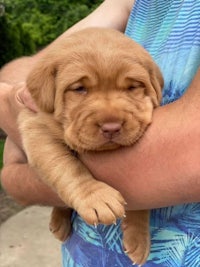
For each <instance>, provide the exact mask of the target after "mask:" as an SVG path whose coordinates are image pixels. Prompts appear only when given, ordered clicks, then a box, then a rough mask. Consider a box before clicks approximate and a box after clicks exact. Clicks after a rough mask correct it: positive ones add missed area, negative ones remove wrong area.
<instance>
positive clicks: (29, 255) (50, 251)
mask: <svg viewBox="0 0 200 267" xmlns="http://www.w3.org/2000/svg"><path fill="white" fill-rule="evenodd" d="M50 212H51V209H50V208H44V207H30V208H26V209H24V210H22V211H21V212H19V213H17V214H16V215H14V216H13V217H11V218H9V219H8V220H7V221H6V222H4V223H3V224H2V225H1V227H0V266H1V267H60V266H61V254H60V242H59V241H57V240H56V239H54V237H53V236H52V234H51V233H50V232H49V230H48V224H49V218H50Z"/></svg>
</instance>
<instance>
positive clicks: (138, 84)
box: [128, 82, 144, 91]
mask: <svg viewBox="0 0 200 267" xmlns="http://www.w3.org/2000/svg"><path fill="white" fill-rule="evenodd" d="M143 86H144V85H143V83H141V82H133V84H131V85H130V86H129V87H128V90H129V91H133V90H135V89H137V88H139V87H143Z"/></svg>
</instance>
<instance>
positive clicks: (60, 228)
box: [49, 208, 72, 242]
mask: <svg viewBox="0 0 200 267" xmlns="http://www.w3.org/2000/svg"><path fill="white" fill-rule="evenodd" d="M71 214H72V210H71V209H60V208H53V210H52V213H51V220H50V223H49V229H50V231H51V232H52V234H53V235H54V236H55V238H56V239H58V240H60V241H62V242H64V241H65V240H66V239H67V237H68V236H69V235H70V232H71V220H70V219H71Z"/></svg>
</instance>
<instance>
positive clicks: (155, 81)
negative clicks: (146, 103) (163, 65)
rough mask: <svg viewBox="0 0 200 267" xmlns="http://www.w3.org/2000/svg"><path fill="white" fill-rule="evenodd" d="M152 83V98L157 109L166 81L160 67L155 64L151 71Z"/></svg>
mask: <svg viewBox="0 0 200 267" xmlns="http://www.w3.org/2000/svg"><path fill="white" fill-rule="evenodd" d="M149 76H150V82H151V86H152V87H153V88H152V89H153V90H151V98H152V101H153V104H154V107H157V106H158V105H159V104H160V102H161V99H162V88H163V86H164V80H163V76H162V73H161V71H160V69H159V67H158V66H157V65H156V64H153V66H152V68H151V69H150V70H149Z"/></svg>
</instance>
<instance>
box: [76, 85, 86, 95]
mask: <svg viewBox="0 0 200 267" xmlns="http://www.w3.org/2000/svg"><path fill="white" fill-rule="evenodd" d="M73 91H75V92H77V93H79V94H87V89H86V88H85V87H84V86H79V87H76V88H74V90H73Z"/></svg>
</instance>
